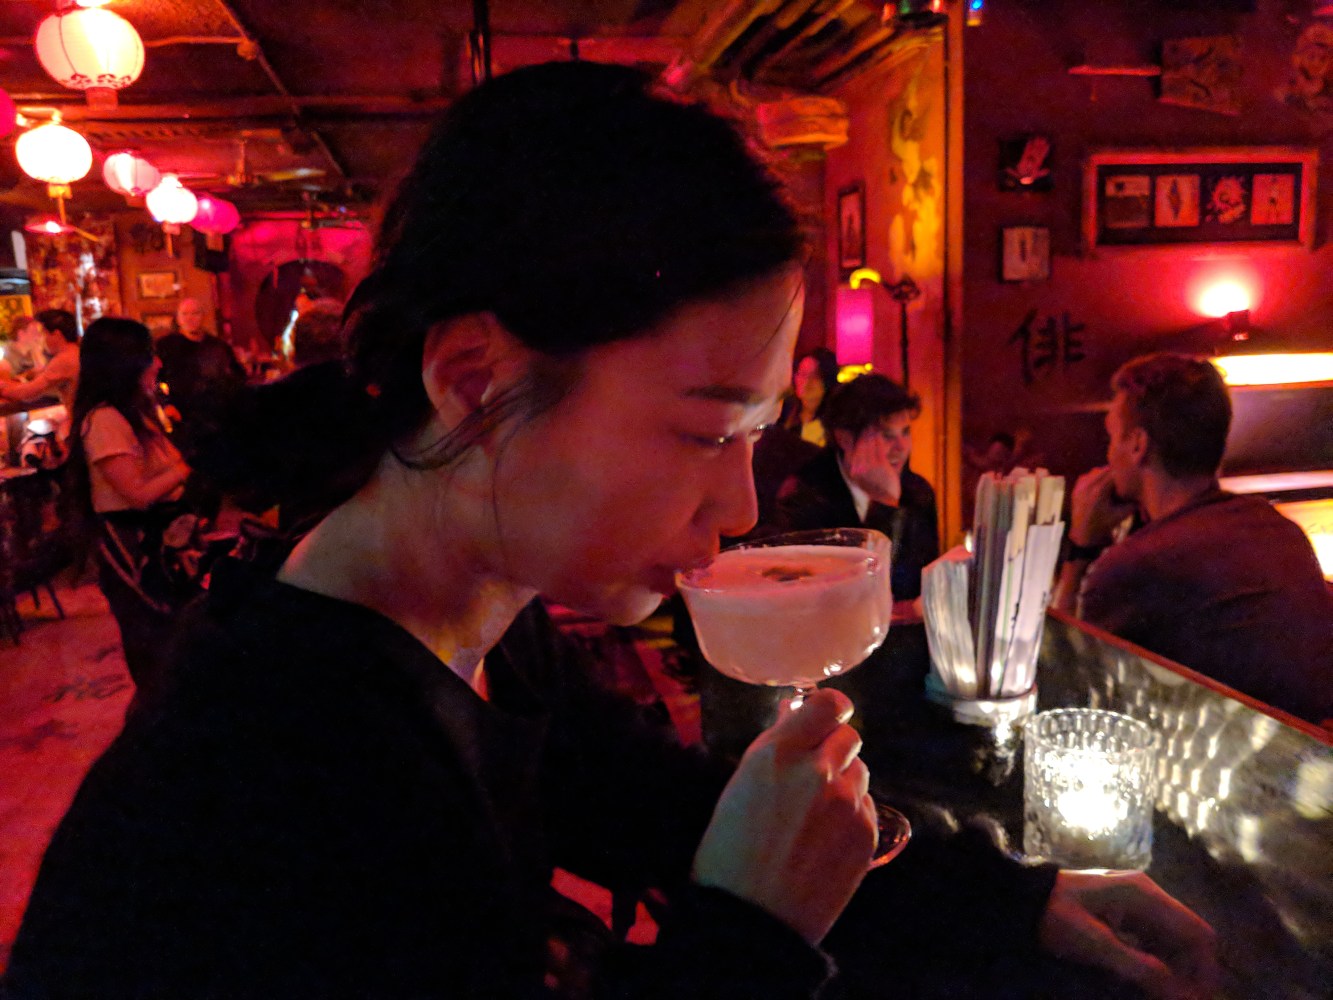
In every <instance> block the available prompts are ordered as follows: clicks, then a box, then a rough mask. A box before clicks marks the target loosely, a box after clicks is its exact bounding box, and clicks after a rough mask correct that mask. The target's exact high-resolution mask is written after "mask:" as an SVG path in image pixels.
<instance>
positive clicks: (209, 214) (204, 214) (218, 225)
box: [190, 193, 241, 236]
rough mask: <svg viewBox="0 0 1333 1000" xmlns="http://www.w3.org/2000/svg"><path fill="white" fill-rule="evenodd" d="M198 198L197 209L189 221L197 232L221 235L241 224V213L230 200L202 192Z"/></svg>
mask: <svg viewBox="0 0 1333 1000" xmlns="http://www.w3.org/2000/svg"><path fill="white" fill-rule="evenodd" d="M198 198H199V211H198V212H197V213H195V217H194V219H193V221H191V223H190V225H191V227H193V228H194V229H195V230H197V231H198V232H201V233H213V234H216V235H218V236H222V235H225V234H226V233H229V232H231V231H232V230H233V229H235V228H236V227H237V226H239V225H240V224H241V213H240V212H239V211H237V209H236V206H235V205H233V204H232V203H231V202H229V201H225V200H224V199H222V198H218V197H215V196H214V195H211V194H203V193H201V194H200V195H198Z"/></svg>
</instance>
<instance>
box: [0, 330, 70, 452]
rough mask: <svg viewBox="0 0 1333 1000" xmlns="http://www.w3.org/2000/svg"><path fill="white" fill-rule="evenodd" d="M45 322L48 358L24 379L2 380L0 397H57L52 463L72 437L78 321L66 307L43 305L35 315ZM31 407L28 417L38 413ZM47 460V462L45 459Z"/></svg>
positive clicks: (52, 416) (24, 400)
mask: <svg viewBox="0 0 1333 1000" xmlns="http://www.w3.org/2000/svg"><path fill="white" fill-rule="evenodd" d="M34 318H35V319H36V320H37V322H39V323H40V324H41V325H42V331H43V340H44V346H45V349H46V353H47V355H48V357H49V360H48V361H47V362H46V364H45V365H44V366H42V367H41V368H40V369H34V371H33V374H32V375H31V377H29V378H27V379H26V380H23V381H14V382H5V381H0V400H6V401H8V402H11V403H32V402H36V401H37V400H39V399H46V398H48V397H51V398H54V399H55V400H56V401H57V404H56V405H57V406H59V410H56V409H55V408H54V407H53V408H52V410H51V413H50V415H49V417H48V419H50V420H52V421H53V423H54V425H55V444H56V449H57V452H56V454H55V455H54V456H52V459H51V461H52V464H59V462H61V461H63V460H64V454H65V441H66V439H67V438H68V437H69V429H70V416H69V415H70V411H71V410H72V408H73V403H74V387H75V385H76V384H77V383H78V381H79V324H78V320H76V319H75V318H74V314H73V313H72V312H70V311H69V310H67V309H43V310H42V311H41V312H39V313H38V314H37V315H36V316H35V317H34ZM38 416H39V414H38V412H37V411H35V410H34V411H31V412H30V413H29V418H30V419H34V418H36V417H38ZM43 464H47V463H43Z"/></svg>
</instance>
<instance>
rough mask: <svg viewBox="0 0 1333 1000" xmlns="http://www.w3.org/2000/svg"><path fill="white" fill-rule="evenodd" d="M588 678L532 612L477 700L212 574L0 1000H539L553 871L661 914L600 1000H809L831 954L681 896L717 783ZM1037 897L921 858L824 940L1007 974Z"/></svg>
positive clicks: (432, 670)
mask: <svg viewBox="0 0 1333 1000" xmlns="http://www.w3.org/2000/svg"><path fill="white" fill-rule="evenodd" d="M577 655H578V654H577V653H576V651H575V649H574V647H573V645H572V644H570V643H567V642H566V641H565V640H564V639H563V637H562V636H560V635H559V634H558V633H557V632H556V631H555V630H554V629H553V628H551V626H550V623H549V621H548V620H547V619H546V617H545V615H544V612H543V611H542V610H541V608H540V606H539V605H537V604H534V605H533V606H531V607H530V608H529V609H528V610H526V611H525V612H524V613H523V614H522V615H521V616H520V617H519V619H518V620H517V621H516V622H515V624H514V625H513V627H512V628H511V629H510V630H509V632H508V633H506V635H505V637H504V639H503V640H502V642H501V643H500V645H499V646H498V647H497V648H496V649H495V650H493V651H492V653H491V654H490V655H488V657H487V661H486V669H487V679H488V683H489V691H490V701H482V700H481V699H480V698H478V697H477V696H476V695H475V693H474V692H473V691H472V690H471V688H470V687H468V686H467V685H466V684H465V683H464V682H463V681H461V680H460V679H459V678H458V677H457V676H456V675H455V674H454V673H453V672H452V671H450V670H449V669H448V668H447V667H445V666H444V665H442V664H441V663H440V662H439V661H438V660H437V659H436V658H435V657H434V656H433V655H432V654H431V653H430V652H429V651H428V650H426V649H425V648H424V647H423V646H421V645H420V644H419V643H418V642H417V641H416V640H415V639H414V638H413V637H411V636H410V635H409V634H407V633H406V632H405V631H403V630H402V629H400V628H399V627H398V626H396V625H394V624H393V623H391V622H390V621H388V620H387V619H385V618H383V617H382V616H380V615H378V614H376V613H374V612H371V611H369V610H367V609H365V608H363V607H359V606H356V605H351V604H347V603H345V602H341V601H337V600H333V599H330V598H327V597H323V596H319V595H316V594H313V593H310V592H307V591H303V590H299V589H296V588H293V587H289V586H285V585H282V584H279V583H277V582H275V581H273V580H272V579H269V578H264V577H256V576H255V574H254V573H253V572H252V571H250V570H248V569H242V568H240V567H238V566H235V565H227V566H224V567H220V568H219V569H218V570H217V571H216V572H215V579H214V584H213V589H212V591H211V592H210V594H209V595H208V597H207V598H206V600H205V601H204V602H202V603H201V604H200V605H198V606H196V607H195V608H194V609H193V610H192V612H191V617H190V618H189V620H188V621H187V623H186V627H185V629H184V632H183V635H182V637H181V642H180V643H179V645H178V649H177V656H176V665H177V672H176V678H175V680H176V683H175V686H174V689H173V690H172V692H171V693H170V695H169V696H168V697H167V698H166V699H165V700H164V702H163V703H162V704H161V705H160V706H158V707H157V708H155V709H154V710H152V711H151V712H141V713H131V717H130V719H129V721H128V722H127V725H126V729H125V731H124V732H123V733H122V735H121V736H120V737H119V738H118V739H117V740H116V742H115V743H114V744H113V745H112V746H111V747H110V749H109V750H108V751H107V752H106V754H105V755H104V756H103V757H102V758H101V759H100V760H99V761H98V762H97V764H95V765H94V767H93V769H92V771H91V772H90V773H89V775H88V777H87V779H86V780H85V781H84V783H83V786H82V787H81V789H80V791H79V793H78V796H77V797H76V799H75V801H74V804H73V805H72V806H71V808H70V810H69V813H68V814H67V815H66V817H65V819H64V821H63V822H62V823H61V825H60V828H59V830H58V831H57V833H56V835H55V838H54V839H53V841H52V843H51V846H50V848H49V850H48V852H47V855H46V858H45V860H44V862H43V866H42V870H41V873H40V876H39V878H38V881H37V884H36V887H35V888H34V891H33V894H32V898H31V902H30V905H29V909H28V913H27V915H26V917H25V920H24V923H23V926H22V928H21V929H20V933H19V937H18V940H17V942H16V943H15V947H14V951H13V955H12V960H11V964H10V969H9V979H8V981H7V983H6V987H7V989H8V991H9V992H8V994H7V995H8V996H11V997H21V998H29V997H43V998H45V997H51V998H55V997H105V998H119V997H155V998H172V997H181V998H185V997H189V998H194V1000H197V998H207V997H255V998H259V997H264V998H277V997H386V998H389V997H392V998H408V997H412V998H427V997H528V996H541V995H544V992H545V989H546V987H545V986H544V985H543V970H544V965H545V950H546V938H547V933H548V929H549V928H548V924H547V912H548V908H547V900H548V892H549V890H548V885H549V881H550V876H551V868H552V865H559V866H561V867H563V868H566V869H568V870H570V871H573V872H575V873H576V874H579V875H581V876H583V877H585V878H588V879H591V880H593V881H596V882H598V883H600V884H602V885H606V886H609V887H613V888H641V887H643V886H647V885H654V886H660V887H663V888H664V890H665V892H666V895H667V897H668V898H669V900H670V908H669V911H668V912H667V913H666V914H665V915H664V916H663V917H662V919H661V931H660V934H659V937H658V941H657V944H656V945H654V946H652V947H648V948H642V947H638V948H636V947H632V946H627V945H624V946H618V947H616V948H614V949H612V950H611V951H609V952H606V953H604V954H603V955H602V957H601V960H600V961H599V962H598V966H597V968H595V969H591V970H589V974H590V976H591V978H592V982H593V983H594V986H593V989H594V992H595V993H597V994H598V995H603V996H633V997H687V996H688V997H708V996H722V995H729V996H755V997H757V996H764V997H778V998H781V997H806V996H811V995H813V994H814V993H815V992H817V991H818V990H819V989H820V988H821V985H822V984H823V983H824V982H825V980H826V978H827V976H828V975H829V973H830V971H831V964H832V963H831V961H830V960H829V959H828V957H827V956H826V955H825V954H824V953H823V952H821V951H819V950H816V949H814V948H811V947H809V946H808V945H807V944H805V942H804V941H802V940H801V939H800V938H799V937H798V936H797V935H796V934H795V933H794V932H792V931H791V930H789V929H788V928H787V927H786V926H785V925H783V924H781V923H779V922H778V921H776V920H775V919H773V918H771V917H769V916H768V915H767V914H765V913H764V912H762V911H760V910H759V909H758V908H756V907H754V906H751V905H749V904H747V903H744V902H742V901H740V900H738V899H735V898H733V897H730V896H728V895H727V894H725V893H722V892H719V891H715V890H703V889H700V888H698V887H694V886H691V885H690V884H689V883H688V873H689V866H690V863H691V859H692V857H693V853H694V849H695V846H696V845H697V843H698V841H699V838H700V836H701V834H702V831H703V828H704V827H705V825H706V824H707V822H708V819H709V816H710V815H711V811H712V805H713V803H714V802H715V800H716V797H717V795H718V793H719V792H720V790H721V788H722V786H723V784H724V783H725V780H726V777H727V768H726V767H725V765H722V764H720V763H718V762H716V761H713V760H711V759H709V758H708V757H706V756H705V755H704V754H703V753H701V752H697V751H694V750H690V749H685V748H682V747H680V746H679V745H678V744H676V743H674V742H672V741H671V740H670V739H669V738H668V737H667V736H665V735H664V734H663V733H662V732H661V729H660V727H656V726H652V725H648V724H646V723H645V722H644V721H643V720H642V719H641V718H640V717H639V716H638V715H637V710H636V709H634V708H633V707H632V706H630V705H629V704H628V703H627V702H623V701H620V700H619V699H617V698H615V697H613V696H611V695H609V694H607V693H606V692H604V691H601V690H599V689H597V688H595V687H594V686H592V685H591V684H590V683H589V682H588V679H587V678H588V675H587V673H586V672H585V671H584V670H582V669H581V668H580V667H579V665H578V664H577V663H576V662H575V659H576V658H577ZM1052 878H1053V875H1052V873H1051V872H1050V871H1049V870H1046V869H1037V870H1025V869H1020V868H1018V866H1016V865H1013V864H1012V863H1010V862H1008V861H1006V860H1004V859H1002V858H1000V857H999V856H998V855H986V854H984V853H980V852H975V851H970V850H963V849H960V848H959V847H958V845H932V844H930V843H929V842H927V841H925V840H924V839H923V840H922V842H921V843H919V844H918V843H913V844H912V845H910V846H909V848H908V850H907V852H906V853H904V854H903V855H902V856H901V857H900V858H899V859H898V860H896V861H895V862H893V863H892V864H890V865H888V866H886V867H885V868H884V869H881V870H880V871H877V872H875V873H872V875H871V876H870V877H868V878H867V880H866V884H865V887H864V888H863V889H862V891H861V893H860V894H859V895H860V898H859V899H858V900H857V901H856V902H855V903H854V907H853V910H854V911H855V915H854V916H853V917H850V918H848V919H846V920H845V921H844V926H841V927H839V928H838V929H836V930H835V935H834V937H835V938H837V939H838V940H840V941H841V942H843V943H842V945H841V947H843V948H844V950H845V952H846V955H847V956H848V957H847V961H850V962H852V963H854V964H857V965H858V966H861V967H862V968H863V969H864V968H865V967H867V966H869V967H873V965H874V964H875V963H877V962H881V961H884V962H887V963H888V964H892V963H893V962H894V961H898V962H901V961H902V960H903V957H904V955H905V954H907V953H908V952H910V949H912V948H916V947H919V946H920V945H919V944H917V942H920V941H929V940H932V939H935V938H933V937H932V935H934V934H937V933H938V934H939V935H940V937H939V938H938V939H939V940H941V941H944V940H947V942H948V950H949V953H950V954H958V952H957V951H955V950H954V949H955V948H956V947H958V945H959V943H960V942H961V943H962V944H963V946H964V947H965V948H967V949H969V951H964V952H963V954H970V955H971V956H973V957H976V958H977V959H978V960H982V961H984V960H985V956H986V955H987V954H990V955H995V954H1001V953H1008V954H1009V955H1010V956H1012V955H1013V954H1014V953H1015V949H1017V950H1018V952H1020V953H1022V952H1024V950H1025V949H1026V948H1030V947H1031V943H1032V938H1033V936H1034V935H1033V928H1034V926H1035V921H1036V919H1037V916H1038V914H1039V913H1040V911H1041V908H1042V906H1043V905H1044V902H1045V898H1046V895H1047V893H1048V892H1049V888H1050V884H1051V879H1052ZM947 883H954V885H955V888H954V889H952V890H950V889H947V888H945V886H946V884H947ZM934 928H939V929H940V930H939V931H935V930H934ZM945 928H952V930H944V929H945ZM978 948H980V952H978V950H977V949H978Z"/></svg>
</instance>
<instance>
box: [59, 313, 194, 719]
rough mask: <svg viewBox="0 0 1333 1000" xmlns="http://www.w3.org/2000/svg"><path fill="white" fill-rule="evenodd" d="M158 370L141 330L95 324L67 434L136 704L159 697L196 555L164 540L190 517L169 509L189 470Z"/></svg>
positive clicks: (83, 513)
mask: <svg viewBox="0 0 1333 1000" xmlns="http://www.w3.org/2000/svg"><path fill="white" fill-rule="evenodd" d="M161 364H162V363H161V362H160V361H159V360H158V359H157V357H156V355H154V353H153V338H152V334H151V333H150V332H149V331H148V328H147V327H146V326H144V325H143V324H142V323H137V322H135V321H134V320H131V319H123V318H119V317H107V316H104V317H102V318H101V319H96V320H93V322H92V323H90V324H89V326H88V331H87V333H86V334H85V335H84V338H83V363H82V366H81V368H80V371H79V383H78V391H77V393H76V395H75V399H74V414H73V421H72V423H73V426H74V430H73V433H72V434H71V435H70V463H69V477H68V478H69V483H70V498H69V499H70V507H71V508H72V511H73V516H74V517H76V518H77V519H78V522H79V523H80V524H81V525H84V526H86V527H88V528H89V530H88V532H87V534H89V535H90V536H91V538H90V541H92V543H93V544H94V546H95V549H94V551H95V553H96V557H97V565H98V575H97V583H98V586H99V588H100V589H101V591H102V594H103V596H105V597H106V601H107V604H108V605H110V607H111V614H112V617H114V618H115V619H116V625H117V626H118V627H119V629H120V639H121V646H122V647H123V648H124V651H125V665H126V667H127V668H128V669H129V673H130V677H131V679H132V680H133V681H134V685H135V689H136V694H135V699H136V703H137V704H138V705H145V704H148V703H150V702H152V701H153V700H154V699H155V698H157V697H158V696H159V695H160V693H161V691H162V689H163V687H164V684H165V675H166V651H167V644H168V640H169V638H170V635H171V627H172V624H173V623H174V620H175V618H176V613H177V611H178V610H179V608H180V606H181V605H182V604H183V603H184V602H185V601H186V600H187V599H188V598H189V597H191V596H193V595H194V593H196V592H197V586H196V584H195V580H194V576H195V574H194V567H193V566H191V565H190V562H189V561H190V560H191V559H192V558H194V555H193V553H191V552H190V550H189V549H188V547H187V546H186V545H184V544H174V545H173V544H172V543H173V542H178V543H179V542H182V541H185V539H173V538H171V537H170V534H169V530H170V527H171V525H172V524H173V522H176V520H177V519H178V518H179V517H181V516H182V515H184V516H186V517H187V518H188V517H189V515H188V514H187V512H186V511H185V510H184V509H182V508H181V507H180V506H179V505H177V504H175V503H173V502H172V501H177V500H179V499H180V497H181V494H182V493H183V491H184V487H185V482H186V480H187V479H188V478H189V476H190V469H189V466H187V465H186V464H185V462H184V461H183V460H182V459H181V456H180V453H179V452H178V451H177V450H176V449H175V447H174V446H173V445H172V444H171V442H170V441H169V440H168V439H167V435H166V431H165V430H164V428H163V427H162V424H161V423H160V421H159V419H158V415H157V397H156V389H157V373H158V369H159V368H160V367H161ZM185 525H186V522H182V524H181V525H178V526H177V529H176V530H177V531H178V532H179V531H180V530H181V527H182V526H185ZM164 536H165V537H164Z"/></svg>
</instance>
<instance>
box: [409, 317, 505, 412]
mask: <svg viewBox="0 0 1333 1000" xmlns="http://www.w3.org/2000/svg"><path fill="white" fill-rule="evenodd" d="M528 353H529V351H528V348H526V347H524V346H523V344H522V343H521V342H520V341H519V340H518V338H517V337H515V336H514V335H513V334H512V333H510V332H509V331H508V330H507V329H505V327H504V325H503V324H502V323H501V322H500V321H499V320H498V319H496V317H495V315H494V314H493V313H489V312H483V313H468V314H466V315H464V316H455V317H453V318H452V319H447V320H444V321H442V322H440V323H436V324H435V325H434V326H433V327H431V329H430V330H429V332H428V333H427V334H426V343H425V347H424V349H423V351H422V357H421V380H422V384H423V385H424V387H425V389H426V396H427V397H428V398H429V399H430V402H431V406H432V407H433V408H434V410H435V412H436V413H437V414H438V415H439V417H440V419H441V420H443V421H444V423H445V425H446V426H447V427H456V426H457V425H458V424H459V423H461V422H462V421H463V420H464V419H465V418H466V417H467V416H469V415H470V414H472V413H474V412H475V411H477V410H478V409H480V408H481V407H482V406H484V405H485V404H486V403H487V402H488V401H489V400H490V399H491V398H493V397H494V396H495V395H496V394H497V393H498V392H499V391H500V389H502V388H504V387H506V386H508V385H509V384H511V382H512V381H513V380H514V379H515V378H517V377H518V374H519V371H520V369H521V366H522V364H523V362H524V360H525V358H526V356H527V354H528Z"/></svg>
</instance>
